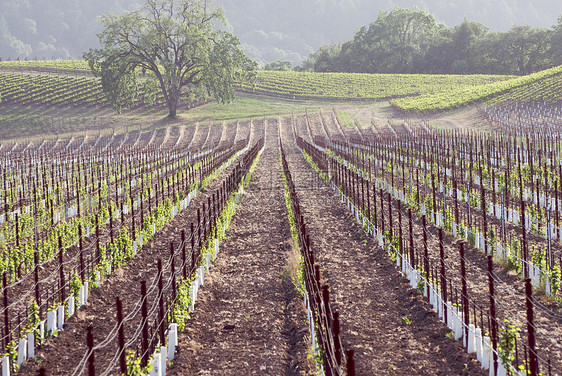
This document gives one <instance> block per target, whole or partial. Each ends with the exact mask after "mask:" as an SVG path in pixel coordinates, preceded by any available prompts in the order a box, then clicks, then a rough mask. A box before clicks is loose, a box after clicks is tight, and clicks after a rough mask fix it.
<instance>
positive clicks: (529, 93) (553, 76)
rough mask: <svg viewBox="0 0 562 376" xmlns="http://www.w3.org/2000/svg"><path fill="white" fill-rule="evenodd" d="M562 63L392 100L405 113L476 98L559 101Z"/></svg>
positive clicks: (462, 103) (450, 106)
mask: <svg viewBox="0 0 562 376" xmlns="http://www.w3.org/2000/svg"><path fill="white" fill-rule="evenodd" d="M561 75H562V66H558V67H554V68H551V69H547V70H544V71H541V72H537V73H533V74H530V75H527V76H520V77H516V78H511V79H509V80H504V81H499V82H494V83H489V84H482V85H475V86H471V87H459V88H456V89H454V90H450V91H447V92H443V93H429V94H424V95H420V96H418V97H407V98H398V99H393V100H391V101H390V104H391V105H392V106H393V107H394V108H396V109H397V110H400V111H403V112H406V113H418V114H419V113H431V112H438V111H445V110H452V109H456V108H460V107H463V106H466V105H469V104H473V103H476V102H486V101H489V102H490V103H492V104H493V103H502V102H504V101H513V100H515V101H531V100H532V101H536V100H539V101H540V100H544V101H548V102H549V103H559V102H560V100H561V99H562V87H561V84H560V82H561V80H560V77H561Z"/></svg>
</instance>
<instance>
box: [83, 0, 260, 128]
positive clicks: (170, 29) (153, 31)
mask: <svg viewBox="0 0 562 376" xmlns="http://www.w3.org/2000/svg"><path fill="white" fill-rule="evenodd" d="M101 22H102V24H103V27H104V31H103V32H102V33H101V34H100V42H101V44H102V46H103V48H102V49H97V50H92V49H91V50H90V51H89V52H87V53H85V54H84V59H85V60H87V61H88V63H89V65H90V68H91V69H92V72H93V73H94V74H95V75H96V76H99V77H101V80H102V86H103V89H104V93H106V95H107V96H108V99H109V101H110V102H111V104H112V105H113V106H114V107H115V108H116V109H118V110H120V109H121V108H123V107H127V106H130V105H131V104H132V103H134V101H135V98H136V96H137V91H138V84H137V77H138V75H139V74H141V73H142V74H143V75H145V76H146V75H148V78H149V81H147V82H148V84H147V85H146V88H147V89H154V88H155V87H156V83H158V86H159V90H160V91H161V92H162V95H163V97H164V100H165V101H166V104H167V106H168V110H169V114H168V116H169V117H170V118H175V117H176V110H177V107H178V105H179V103H180V100H181V99H182V98H183V99H187V100H188V101H190V102H191V101H196V100H201V99H205V98H206V97H207V96H208V95H213V96H214V97H215V99H216V100H217V101H218V102H220V103H227V102H230V101H232V99H233V98H234V82H235V81H238V80H242V79H244V80H248V81H252V79H251V76H252V72H253V71H254V70H255V63H254V62H253V61H251V60H250V59H249V58H247V57H246V55H245V54H244V53H243V52H242V50H241V49H240V41H239V40H238V38H237V37H236V36H234V35H233V34H231V33H229V32H226V31H224V30H214V26H215V23H223V24H224V23H225V22H226V19H225V17H224V13H223V11H222V9H221V8H215V9H211V5H210V3H209V1H208V0H182V1H178V2H168V1H164V0H146V3H145V4H144V6H143V7H142V9H141V10H138V11H133V12H128V13H125V14H122V15H120V16H117V15H113V14H109V15H105V16H102V18H101ZM149 98H152V95H149Z"/></svg>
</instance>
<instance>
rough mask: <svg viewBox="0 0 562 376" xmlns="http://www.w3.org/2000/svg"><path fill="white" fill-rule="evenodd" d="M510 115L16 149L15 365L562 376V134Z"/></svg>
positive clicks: (296, 123)
mask: <svg viewBox="0 0 562 376" xmlns="http://www.w3.org/2000/svg"><path fill="white" fill-rule="evenodd" d="M505 103H509V102H504V103H503V104H502V106H503V107H498V105H494V106H496V107H490V108H495V109H496V114H497V113H499V109H500V108H501V109H503V110H504V111H506V113H508V112H509V113H513V109H514V108H522V107H521V106H522V105H520V104H519V105H516V104H513V105H512V106H513V107H508V106H507V105H506V104H505ZM513 103H515V102H513ZM518 106H519V107H518ZM490 108H489V109H488V111H489V114H490V118H491V119H492V114H493V112H492V110H490ZM525 108H526V109H527V111H529V112H530V113H531V114H538V111H539V110H537V109H536V108H531V105H530V104H529V105H528V107H525ZM544 111H547V110H544ZM545 113H548V114H550V115H551V116H552V118H554V117H555V116H558V117H559V114H558V113H556V112H555V110H554V107H552V108H551V110H550V112H548V111H547V112H545ZM536 116H539V115H536ZM517 118H518V119H523V117H522V116H518V117H517ZM510 119H513V118H509V117H507V118H503V123H502V124H503V125H502V126H501V127H498V133H496V134H492V135H485V134H480V133H474V132H436V131H432V130H431V129H430V128H428V127H427V125H426V124H425V123H415V122H410V123H408V122H406V123H402V124H400V125H393V124H390V123H389V124H386V125H382V126H377V125H374V124H373V125H371V126H370V127H366V128H357V127H344V126H343V125H342V121H341V120H340V118H339V116H338V113H337V111H336V110H335V109H334V110H333V111H329V112H326V111H320V112H317V113H315V114H314V113H308V114H306V115H304V116H300V115H299V116H292V117H279V118H277V119H276V120H266V119H263V120H255V119H254V120H251V121H245V122H224V123H222V124H220V123H217V124H215V125H207V126H203V125H197V126H181V127H175V128H165V129H159V130H156V129H155V130H152V131H133V132H128V133H123V134H112V135H94V136H92V135H83V136H75V137H72V138H71V139H67V140H62V139H59V140H53V141H49V140H43V141H41V142H27V143H15V142H14V143H10V144H6V143H4V144H2V145H1V147H0V157H1V165H2V171H3V174H2V175H1V177H0V187H1V194H2V196H1V197H2V205H1V206H0V230H1V233H0V247H1V249H0V250H1V252H2V259H1V260H2V262H1V264H0V268H1V273H2V297H3V305H2V310H1V316H2V325H0V336H1V345H2V349H3V353H4V354H6V355H5V357H4V358H3V359H2V371H3V372H8V370H10V371H12V372H16V373H19V374H28V375H35V374H57V375H85V374H88V375H96V374H99V375H109V374H118V373H128V374H138V375H140V374H148V373H150V374H158V375H162V374H164V373H168V374H172V375H176V374H178V375H179V374H200V373H201V372H206V373H211V374H217V373H219V374H241V373H245V372H246V371H247V370H248V369H255V370H260V373H264V374H280V373H286V374H291V375H300V374H303V373H306V372H320V373H321V374H325V375H355V374H358V375H370V374H376V373H380V372H381V370H386V371H388V372H391V373H392V374H394V373H395V374H443V375H445V374H446V375H451V374H467V375H468V374H470V375H481V374H484V373H487V372H488V371H487V370H488V369H490V368H493V369H495V370H496V373H495V374H498V375H502V374H503V375H506V374H519V375H521V374H530V375H539V374H544V375H559V374H562V358H561V357H560V354H562V351H561V350H562V348H561V343H562V332H560V325H559V320H560V319H561V318H562V316H561V315H562V313H561V312H562V307H561V300H560V296H561V295H560V294H561V292H560V282H561V268H562V223H561V222H562V218H561V215H562V183H561V182H562V168H561V167H560V166H562V164H561V158H562V157H561V152H562V150H561V148H560V145H561V142H560V134H559V133H553V132H550V133H544V132H543V133H538V132H531V131H523V130H521V128H520V125H519V124H517V123H514V122H510ZM529 122H530V124H532V123H533V121H532V120H529ZM510 127H511V128H510ZM544 130H546V128H543V129H542V131H544ZM381 281H382V282H381ZM405 343H407V345H405ZM428 348H434V349H438V350H436V351H431V352H429V353H428V351H427V349H428ZM264 349H265V350H264ZM210 359H212V361H210ZM155 372H156V373H155ZM514 372H517V373H514ZM4 374H5V373H4Z"/></svg>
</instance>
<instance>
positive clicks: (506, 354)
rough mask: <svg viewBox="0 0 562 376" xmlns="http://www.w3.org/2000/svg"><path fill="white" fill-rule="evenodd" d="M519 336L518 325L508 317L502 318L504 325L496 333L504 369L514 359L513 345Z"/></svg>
mask: <svg viewBox="0 0 562 376" xmlns="http://www.w3.org/2000/svg"><path fill="white" fill-rule="evenodd" d="M517 338H519V327H517V325H515V323H514V322H513V321H511V320H510V319H505V320H504V326H503V328H501V329H500V331H499V334H498V347H499V356H500V360H501V363H502V364H503V365H504V366H505V368H506V369H508V368H509V366H511V364H512V363H513V361H514V360H515V346H516V345H517V342H516V341H517Z"/></svg>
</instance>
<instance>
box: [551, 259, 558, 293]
mask: <svg viewBox="0 0 562 376" xmlns="http://www.w3.org/2000/svg"><path fill="white" fill-rule="evenodd" d="M560 276H561V273H560V266H559V265H555V266H553V267H552V271H551V272H550V283H551V285H552V294H553V295H554V296H556V294H557V293H558V291H560Z"/></svg>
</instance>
